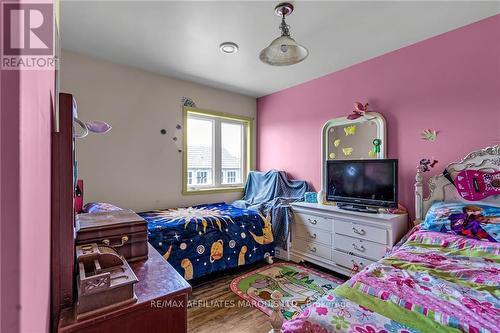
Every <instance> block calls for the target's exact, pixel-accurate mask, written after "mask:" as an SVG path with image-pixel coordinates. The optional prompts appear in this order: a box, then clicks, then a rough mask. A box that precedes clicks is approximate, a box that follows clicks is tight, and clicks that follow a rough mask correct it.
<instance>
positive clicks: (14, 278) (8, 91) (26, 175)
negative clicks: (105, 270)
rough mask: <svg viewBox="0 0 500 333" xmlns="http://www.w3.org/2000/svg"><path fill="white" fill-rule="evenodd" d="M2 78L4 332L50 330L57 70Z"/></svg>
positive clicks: (0, 301) (0, 326) (0, 294)
mask: <svg viewBox="0 0 500 333" xmlns="http://www.w3.org/2000/svg"><path fill="white" fill-rule="evenodd" d="M0 82H1V98H0V108H1V114H0V158H1V160H0V161H1V166H0V275H1V278H0V319H1V321H0V332H9V333H10V332H23V333H24V332H48V331H49V323H50V320H49V317H50V142H51V141H50V136H51V114H52V109H53V103H52V95H53V91H54V90H53V88H54V71H52V70H43V71H34V70H23V71H17V70H7V71H2V72H1V74H0Z"/></svg>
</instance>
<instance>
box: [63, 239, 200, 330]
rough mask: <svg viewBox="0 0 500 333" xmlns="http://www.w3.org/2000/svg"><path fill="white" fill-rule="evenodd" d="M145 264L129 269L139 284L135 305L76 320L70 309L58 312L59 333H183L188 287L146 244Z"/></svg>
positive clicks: (134, 265) (133, 264)
mask: <svg viewBox="0 0 500 333" xmlns="http://www.w3.org/2000/svg"><path fill="white" fill-rule="evenodd" d="M148 246H149V258H148V259H147V260H146V261H139V262H134V263H131V264H130V266H131V268H132V270H133V271H134V273H135V275H136V276H137V278H138V279H139V282H138V283H137V284H136V285H135V293H136V296H137V299H138V300H137V302H136V303H134V304H131V305H127V306H124V307H121V308H118V309H115V310H112V311H110V312H106V313H103V314H101V315H96V316H93V317H89V318H86V319H84V320H80V321H76V319H75V316H74V309H66V310H64V311H63V312H62V313H61V319H60V321H59V332H64V333H66V332H85V333H102V332H120V333H129V332H130V333H133V332H148V333H156V332H162V333H181V332H187V300H188V295H189V293H190V292H191V286H190V285H189V284H188V283H187V282H186V281H185V280H184V279H183V278H182V276H180V275H179V273H177V271H176V270H175V269H174V268H173V267H172V266H171V265H170V264H169V263H168V262H167V261H166V260H165V259H163V257H162V256H161V255H160V254H159V253H158V252H157V251H156V250H155V249H154V248H153V247H152V246H151V245H149V244H148Z"/></svg>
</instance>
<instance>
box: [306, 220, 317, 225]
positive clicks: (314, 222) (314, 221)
mask: <svg viewBox="0 0 500 333" xmlns="http://www.w3.org/2000/svg"><path fill="white" fill-rule="evenodd" d="M307 220H308V221H309V223H311V224H317V223H318V221H316V220H311V219H307Z"/></svg>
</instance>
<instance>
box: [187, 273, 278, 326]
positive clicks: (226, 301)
mask: <svg viewBox="0 0 500 333" xmlns="http://www.w3.org/2000/svg"><path fill="white" fill-rule="evenodd" d="M264 265H266V264H265V263H259V264H256V265H251V266H250V267H247V268H245V269H238V270H231V271H230V272H225V274H224V275H219V274H218V275H217V276H215V277H214V276H209V277H208V278H207V279H206V280H205V281H196V282H195V283H193V293H192V295H191V297H190V299H189V300H190V305H191V306H190V307H189V308H188V332H189V333H216V332H223V333H233V332H234V333H236V332H237V333H265V332H268V331H269V330H270V329H271V325H270V324H269V317H268V316H266V315H265V314H264V313H262V312H261V311H259V310H257V309H256V308H254V307H251V306H238V302H239V301H240V300H241V298H239V297H238V296H237V295H236V294H235V293H233V292H232V291H231V289H230V288H229V284H230V283H231V280H233V279H234V278H235V277H237V276H239V275H241V274H244V273H246V272H249V271H252V270H254V269H257V268H259V267H262V266H264Z"/></svg>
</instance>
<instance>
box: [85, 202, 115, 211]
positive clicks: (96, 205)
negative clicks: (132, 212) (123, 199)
mask: <svg viewBox="0 0 500 333" xmlns="http://www.w3.org/2000/svg"><path fill="white" fill-rule="evenodd" d="M117 210H123V209H122V208H120V207H116V206H115V205H112V204H110V203H107V202H89V203H88V204H86V205H85V206H83V212H84V213H100V212H112V211H117Z"/></svg>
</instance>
